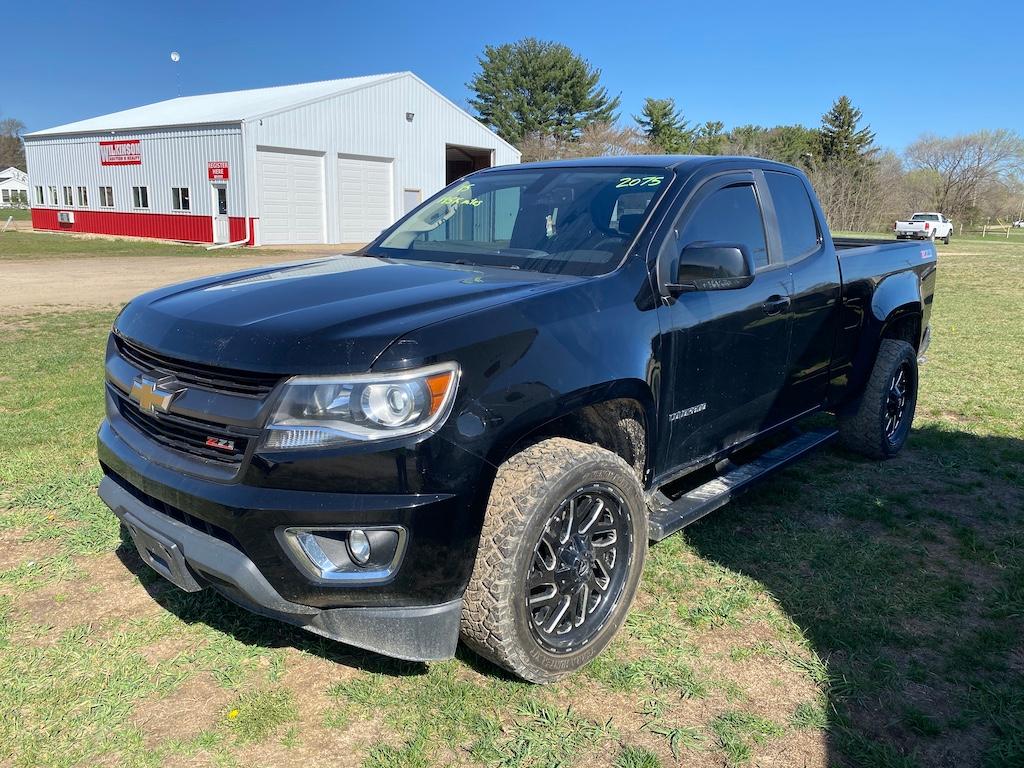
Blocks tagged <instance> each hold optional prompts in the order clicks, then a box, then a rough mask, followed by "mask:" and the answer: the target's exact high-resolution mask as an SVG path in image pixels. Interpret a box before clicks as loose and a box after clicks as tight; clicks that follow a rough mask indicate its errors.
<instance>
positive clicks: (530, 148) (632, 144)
mask: <svg viewBox="0 0 1024 768" xmlns="http://www.w3.org/2000/svg"><path fill="white" fill-rule="evenodd" d="M519 150H520V151H521V152H522V153H523V160H524V161H525V162H533V161H537V160H563V159H566V158H573V157H605V156H620V155H647V154H650V153H651V152H652V151H653V147H652V146H651V144H650V142H649V141H648V140H647V137H645V136H644V135H643V134H642V133H640V131H638V130H636V129H635V128H619V127H618V126H616V125H614V124H613V123H593V124H591V125H588V126H587V127H586V128H584V129H583V130H582V131H581V132H580V136H579V138H578V139H569V140H564V139H557V138H555V137H553V136H549V135H541V134H537V133H534V134H530V135H528V136H526V137H525V138H524V139H523V141H522V142H520V144H519Z"/></svg>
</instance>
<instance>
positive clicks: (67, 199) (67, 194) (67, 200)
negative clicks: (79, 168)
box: [64, 187, 75, 205]
mask: <svg viewBox="0 0 1024 768" xmlns="http://www.w3.org/2000/svg"><path fill="white" fill-rule="evenodd" d="M74 204H75V199H74V198H73V197H72V196H71V187H64V205H74Z"/></svg>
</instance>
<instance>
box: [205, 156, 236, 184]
mask: <svg viewBox="0 0 1024 768" xmlns="http://www.w3.org/2000/svg"><path fill="white" fill-rule="evenodd" d="M206 175H207V176H208V177H209V178H210V181H227V180H228V179H229V178H230V176H229V174H228V162H227V160H211V161H210V162H208V163H207V164H206Z"/></svg>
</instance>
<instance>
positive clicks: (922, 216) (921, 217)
mask: <svg viewBox="0 0 1024 768" xmlns="http://www.w3.org/2000/svg"><path fill="white" fill-rule="evenodd" d="M938 220H939V217H938V216H937V215H935V214H934V213H915V214H914V218H912V219H911V221H938Z"/></svg>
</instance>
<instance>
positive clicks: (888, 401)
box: [884, 363, 911, 443]
mask: <svg viewBox="0 0 1024 768" xmlns="http://www.w3.org/2000/svg"><path fill="white" fill-rule="evenodd" d="M910 376H911V371H910V365H909V364H907V363H903V364H902V365H901V366H899V367H898V368H897V369H896V371H895V373H893V375H892V378H891V379H890V380H889V391H888V392H887V393H886V396H885V427H884V430H885V439H886V440H888V441H889V442H890V443H895V442H896V436H897V434H899V431H900V428H901V427H902V426H903V420H904V419H905V418H906V414H907V396H908V394H909V389H910Z"/></svg>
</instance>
